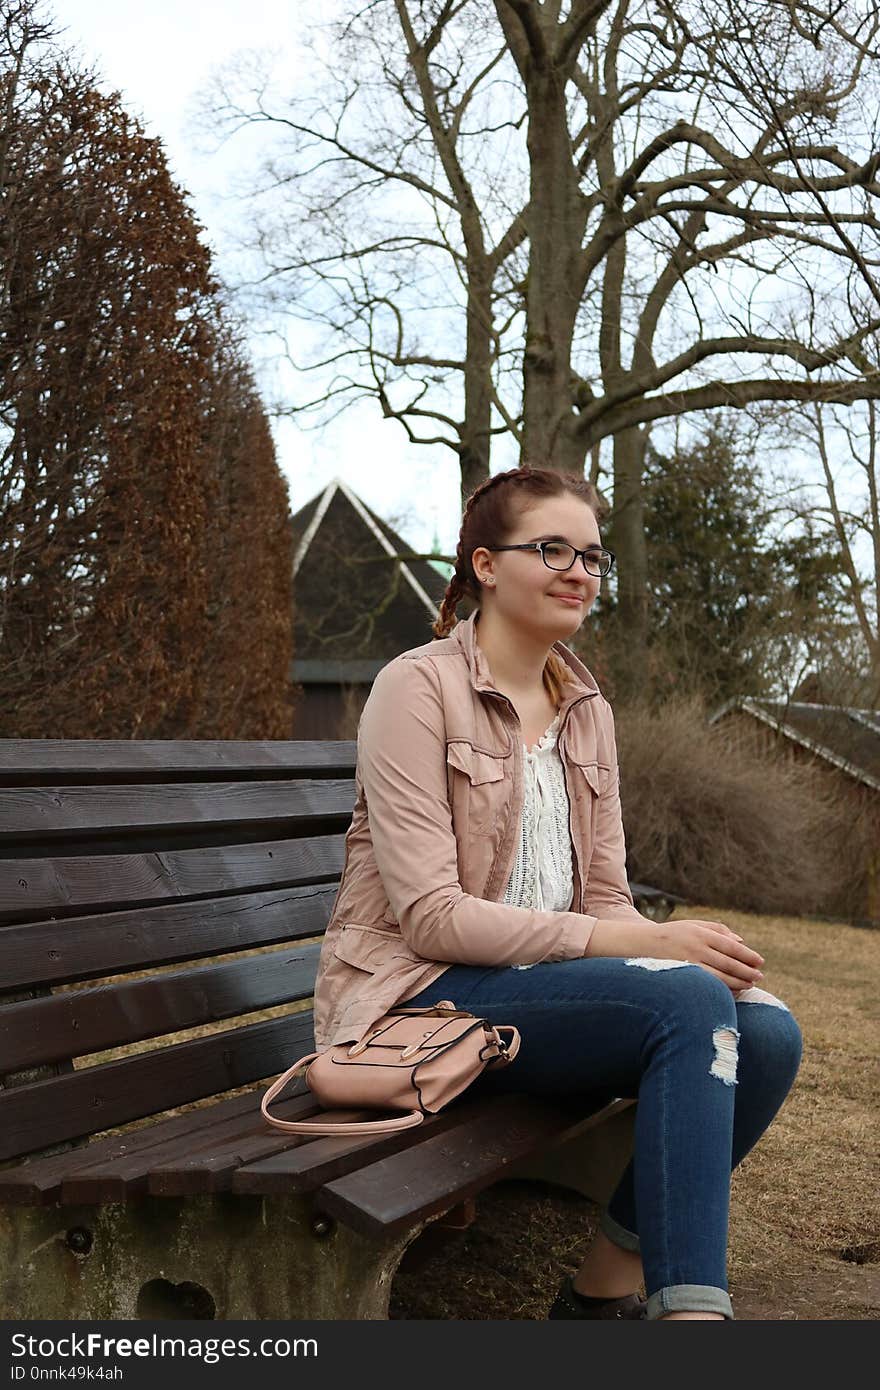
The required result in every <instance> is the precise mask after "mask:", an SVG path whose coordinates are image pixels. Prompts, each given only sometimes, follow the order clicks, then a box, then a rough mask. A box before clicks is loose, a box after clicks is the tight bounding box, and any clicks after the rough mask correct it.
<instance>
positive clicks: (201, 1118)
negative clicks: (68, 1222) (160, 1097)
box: [0, 1089, 262, 1206]
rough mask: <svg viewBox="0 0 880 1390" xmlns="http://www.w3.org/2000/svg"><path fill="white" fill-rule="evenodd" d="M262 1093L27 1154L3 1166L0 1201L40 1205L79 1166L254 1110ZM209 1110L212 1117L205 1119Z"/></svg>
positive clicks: (134, 1151) (49, 1199) (55, 1194)
mask: <svg viewBox="0 0 880 1390" xmlns="http://www.w3.org/2000/svg"><path fill="white" fill-rule="evenodd" d="M261 1095H262V1089H261V1090H259V1091H249V1092H245V1093H244V1094H241V1095H237V1096H229V1097H228V1098H227V1099H226V1100H220V1101H217V1102H216V1103H215V1104H214V1105H209V1106H201V1107H199V1108H197V1109H193V1110H187V1111H186V1113H185V1114H183V1115H172V1116H166V1117H165V1118H164V1119H159V1120H156V1121H155V1122H154V1123H153V1124H147V1125H142V1126H141V1128H140V1129H134V1130H128V1131H126V1132H125V1133H123V1134H109V1135H107V1136H106V1137H105V1138H103V1139H93V1140H92V1141H91V1142H90V1143H88V1144H81V1145H79V1146H78V1147H77V1148H73V1149H68V1150H67V1151H66V1152H65V1153H56V1154H49V1155H47V1156H45V1157H42V1158H41V1157H35V1158H25V1159H22V1161H21V1162H20V1163H16V1165H15V1166H14V1167H12V1168H0V1202H3V1203H6V1204H8V1205H10V1206H39V1205H41V1204H43V1203H45V1202H54V1201H56V1200H57V1199H58V1196H59V1195H60V1192H61V1184H62V1182H63V1181H64V1179H65V1178H66V1177H69V1176H72V1175H74V1174H76V1173H78V1172H79V1171H80V1170H81V1169H88V1168H90V1167H92V1166H93V1165H94V1164H97V1163H101V1162H108V1161H110V1160H111V1159H114V1158H122V1157H124V1156H126V1155H128V1156H130V1157H133V1156H134V1155H136V1154H141V1155H142V1154H144V1153H145V1152H146V1150H148V1149H151V1148H155V1147H156V1146H157V1145H158V1144H160V1143H163V1142H165V1140H167V1139H172V1138H175V1137H177V1136H179V1135H186V1134H191V1133H195V1132H197V1131H202V1130H204V1127H205V1125H206V1123H211V1124H213V1123H221V1122H223V1121H225V1120H229V1119H234V1118H238V1117H240V1116H243V1115H251V1116H252V1115H253V1114H254V1113H255V1112H256V1111H258V1110H259V1108H260V1096H261ZM206 1116H208V1117H210V1119H209V1120H206V1118H205V1117H206Z"/></svg>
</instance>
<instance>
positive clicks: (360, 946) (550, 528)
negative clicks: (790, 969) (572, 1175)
mask: <svg viewBox="0 0 880 1390" xmlns="http://www.w3.org/2000/svg"><path fill="white" fill-rule="evenodd" d="M597 501H598V499H597V496H596V492H595V489H594V488H592V486H591V485H590V484H589V483H587V482H585V481H584V480H582V479H576V478H572V477H569V476H568V475H563V474H559V473H557V472H555V471H553V470H549V469H513V470H511V471H509V472H507V473H499V474H496V475H495V476H494V477H492V478H490V479H489V481H488V482H486V483H484V484H483V485H482V486H481V487H479V488H477V489H476V491H475V492H474V493H473V494H472V496H471V497H470V499H469V501H468V504H467V506H466V508H465V512H464V517H463V520H462V526H461V535H460V538H459V544H458V552H457V556H456V567H455V573H454V575H453V577H452V579H451V580H450V583H449V587H448V589H447V592H446V596H445V598H444V601H443V605H442V608H441V610H440V614H439V617H438V619H437V622H436V624H435V627H434V631H435V634H436V637H437V638H438V639H440V640H435V641H433V642H429V643H426V644H425V645H424V646H421V647H416V648H414V649H413V650H411V651H408V652H404V653H402V654H401V655H400V656H399V657H396V658H395V659H394V660H393V661H391V662H389V663H388V664H387V665H386V666H385V667H383V669H382V670H381V671H380V672H379V675H378V676H377V677H376V679H375V681H374V683H373V687H372V689H371V691H370V696H369V698H368V700H367V702H366V705H365V707H364V710H363V714H362V716H361V721H360V725H359V728H358V767H357V779H356V780H357V803H356V807H355V812H354V815H353V818H352V823H351V827H350V829H349V832H348V834H347V836H346V855H345V867H344V872H343V876H342V881H341V883H340V887H339V892H338V895H337V898H336V902H335V904H334V908H333V912H332V914H331V919H330V923H329V925H328V928H327V932H326V936H325V940H324V944H323V947H322V952H321V963H320V969H319V973H318V980H317V984H316V989H315V1039H316V1046H318V1047H319V1048H323V1047H326V1046H330V1045H331V1044H335V1043H339V1042H343V1041H347V1040H349V1039H352V1040H354V1039H356V1038H359V1037H361V1036H362V1035H363V1033H364V1032H365V1031H366V1029H367V1028H368V1027H369V1026H370V1024H371V1023H373V1022H375V1020H376V1019H377V1018H379V1017H381V1015H382V1014H383V1013H385V1012H386V1011H387V1009H388V1008H390V1007H391V1005H392V1004H395V1003H403V1002H404V1001H405V1002H406V1003H407V1004H408V1005H410V1006H419V1005H427V1004H435V1003H437V1002H439V1001H440V1000H441V999H451V1000H453V1002H454V1003H455V1004H456V1005H457V1006H458V1007H459V1008H463V1009H469V1010H471V1011H472V1012H474V1013H477V1014H480V1015H482V1016H485V1017H488V1018H489V1019H490V1020H495V1021H499V1022H503V1023H504V1024H514V1025H515V1026H516V1027H517V1028H518V1029H519V1030H520V1033H521V1035H522V1044H521V1048H520V1052H519V1055H518V1057H517V1058H516V1060H515V1061H514V1062H512V1063H511V1064H510V1065H509V1066H507V1067H505V1068H503V1069H502V1070H500V1071H497V1072H486V1073H484V1075H483V1076H482V1077H481V1078H480V1079H479V1080H478V1081H477V1082H476V1083H475V1088H483V1087H487V1088H490V1089H504V1090H522V1091H532V1092H537V1093H544V1094H549V1093H556V1094H558V1093H565V1092H575V1091H576V1092H581V1093H584V1092H595V1094H596V1097H597V1106H598V1105H599V1104H601V1102H602V1100H603V1099H606V1098H608V1097H610V1096H612V1095H619V1096H634V1097H635V1096H637V1097H638V1105H637V1111H636V1122H635V1149H634V1156H633V1160H632V1162H631V1163H630V1164H629V1165H628V1167H627V1168H626V1170H625V1172H624V1173H623V1176H622V1178H621V1180H620V1183H619V1185H618V1187H617V1189H616V1190H615V1192H614V1194H613V1196H612V1197H611V1199H610V1201H609V1202H608V1204H607V1206H606V1207H605V1208H604V1209H603V1211H602V1214H601V1220H600V1230H599V1233H598V1235H597V1237H596V1240H595V1242H594V1244H593V1246H592V1248H591V1249H590V1251H589V1253H588V1254H587V1257H586V1260H585V1262H584V1264H583V1266H582V1267H581V1269H580V1270H579V1271H578V1272H577V1274H575V1275H574V1277H573V1278H567V1279H566V1280H565V1281H564V1282H563V1284H562V1287H561V1288H560V1291H559V1294H558V1296H557V1298H556V1301H555V1303H554V1305H553V1307H552V1308H551V1310H550V1313H549V1316H550V1317H551V1318H612V1317H624V1318H643V1317H647V1318H704V1319H711V1318H716V1319H724V1318H732V1317H733V1309H732V1305H731V1301H730V1297H729V1294H728V1289H727V1275H726V1263H727V1260H726V1255H727V1226H728V1205H729V1196H730V1172H731V1168H732V1167H734V1166H735V1165H736V1164H737V1163H739V1161H740V1160H741V1159H742V1158H743V1157H744V1156H745V1154H747V1153H748V1152H749V1150H750V1149H751V1148H752V1147H753V1145H754V1144H755V1143H756V1142H757V1140H758V1139H759V1138H760V1136H761V1134H762V1133H763V1132H764V1130H765V1129H766V1128H767V1126H768V1125H769V1124H770V1122H771V1120H772V1119H773V1117H774V1115H775V1114H776V1112H777V1111H778V1109H779V1107H780V1106H781V1104H782V1102H783V1101H784V1099H785V1097H786V1095H787V1094H788V1091H789V1089H790V1087H791V1085H792V1082H793V1080H794V1077H795V1074H796V1072H797V1069H798V1065H799V1063H800V1056H801V1035H800V1030H799V1028H798V1025H797V1023H796V1022H795V1020H794V1018H793V1017H792V1014H791V1013H790V1011H789V1010H788V1008H787V1007H786V1006H785V1004H783V1003H782V1002H781V1001H780V1000H778V999H776V998H775V997H774V996H773V995H771V994H768V993H766V992H765V991H764V990H762V989H761V988H760V987H759V985H758V984H757V982H758V981H760V979H761V978H762V976H761V966H762V964H763V958H762V957H761V956H760V955H759V954H758V952H757V951H754V950H752V949H751V948H750V947H749V946H748V945H747V944H746V943H745V941H744V940H743V938H742V937H741V936H738V935H737V934H736V933H735V932H733V931H732V930H731V929H730V928H729V927H727V926H725V925H724V924H723V923H722V922H709V921H701V920H690V919H688V920H683V921H674V922H666V923H662V924H658V923H656V922H653V921H651V920H650V919H649V918H646V917H643V916H642V915H641V914H640V913H639V912H637V911H636V909H635V907H634V906H633V901H632V896H631V894H630V892H629V888H628V885H627V880H626V872H625V844H624V835H623V826H622V821H621V809H620V798H619V777H618V761H617V751H616V746H615V738H614V721H613V716H612V713H611V707H610V706H609V704H608V702H607V701H606V700H605V699H604V697H603V696H602V694H601V693H600V691H599V689H598V687H597V685H596V682H595V680H594V679H593V677H592V676H591V674H590V672H589V671H588V670H587V668H586V667H585V666H584V665H583V664H582V662H581V661H580V660H579V659H578V658H577V657H576V656H575V655H574V653H573V652H572V651H571V650H570V649H569V648H568V647H567V646H565V645H564V643H565V639H566V638H570V637H571V636H572V635H573V634H574V633H575V632H576V631H577V630H578V628H579V627H580V626H581V624H582V623H583V621H584V619H585V617H586V615H587V614H588V613H589V611H590V609H591V608H592V606H593V604H594V603H595V601H596V597H597V595H598V593H599V585H600V583H601V579H602V576H603V575H604V574H607V572H608V570H609V569H610V566H611V563H612V560H613V557H612V556H611V555H610V554H609V552H608V551H606V550H605V549H604V548H603V546H602V540H601V537H600V535H599V526H598V522H597ZM464 596H468V597H470V598H472V599H473V600H475V602H476V605H477V606H476V608H475V610H474V611H473V612H472V613H471V615H470V617H469V618H468V619H467V620H466V621H464V622H459V623H458V624H457V625H454V624H455V609H456V606H457V603H458V601H459V599H461V598H462V597H464ZM447 634H449V635H447ZM642 1285H644V1288H645V1290H646V1293H647V1299H646V1300H643V1299H642V1298H641V1297H640V1296H639V1289H640V1287H641V1286H642Z"/></svg>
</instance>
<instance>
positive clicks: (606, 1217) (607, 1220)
mask: <svg viewBox="0 0 880 1390" xmlns="http://www.w3.org/2000/svg"><path fill="white" fill-rule="evenodd" d="M599 1230H600V1231H601V1232H602V1233H603V1235H606V1236H607V1237H608V1239H609V1240H610V1241H612V1242H613V1244H614V1245H619V1246H620V1248H621V1250H634V1251H636V1253H638V1252H639V1251H640V1250H641V1248H642V1246H641V1242H640V1241H639V1238H638V1236H637V1235H636V1234H635V1232H634V1231H628V1230H627V1229H626V1227H625V1226H621V1225H620V1224H619V1222H617V1221H615V1220H614V1217H613V1216H611V1215H610V1214H609V1212H608V1210H607V1208H603V1209H602V1212H601V1213H600V1215H599Z"/></svg>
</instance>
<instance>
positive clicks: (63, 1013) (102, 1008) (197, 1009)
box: [0, 943, 321, 1072]
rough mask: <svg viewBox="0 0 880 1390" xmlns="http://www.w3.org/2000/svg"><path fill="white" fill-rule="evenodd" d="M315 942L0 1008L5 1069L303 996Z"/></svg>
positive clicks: (103, 1047) (317, 946)
mask: <svg viewBox="0 0 880 1390" xmlns="http://www.w3.org/2000/svg"><path fill="white" fill-rule="evenodd" d="M320 949H321V948H320V944H319V943H316V944H314V945H312V946H300V947H298V948H296V947H285V948H283V949H282V950H279V951H271V952H269V953H267V954H261V955H259V956H252V957H251V958H250V959H248V960H235V961H227V962H224V963H223V964H220V965H203V966H199V967H197V968H196V969H194V970H177V971H174V972H173V973H171V974H167V975H154V976H151V977H150V978H149V979H146V980H133V981H128V982H124V983H121V984H118V985H115V986H113V987H111V988H108V987H107V986H106V985H103V986H98V987H97V988H95V989H83V990H76V991H68V992H66V993H64V994H56V995H54V996H51V997H49V998H45V999H32V1000H29V1001H28V1002H27V1003H18V1004H6V1005H2V1006H0V1057H2V1058H3V1064H4V1066H5V1067H6V1069H7V1070H8V1071H10V1072H18V1071H23V1070H25V1069H26V1068H28V1067H37V1066H40V1065H41V1064H45V1063H47V1062H57V1061H61V1060H64V1059H66V1058H68V1057H86V1056H88V1055H89V1054H91V1053H94V1052H103V1051H106V1050H107V1049H108V1048H112V1047H118V1046H120V1045H121V1044H125V1043H133V1042H143V1041H144V1040H145V1039H147V1038H158V1037H161V1036H162V1034H163V1033H174V1032H180V1031H183V1030H184V1029H186V1028H196V1027H198V1026H199V1025H200V1024H202V1023H213V1022H216V1021H218V1020H220V1019H227V1018H234V1017H235V1016H236V1015H238V1014H248V1013H253V1012H254V1011H255V1010H257V1009H270V1008H273V1007H274V1006H275V1005H278V1004H285V1003H289V1002H291V1001H292V1000H303V999H308V998H309V997H310V995H311V993H312V986H313V983H314V978H315V970H316V968H317V961H318V954H319V952H320Z"/></svg>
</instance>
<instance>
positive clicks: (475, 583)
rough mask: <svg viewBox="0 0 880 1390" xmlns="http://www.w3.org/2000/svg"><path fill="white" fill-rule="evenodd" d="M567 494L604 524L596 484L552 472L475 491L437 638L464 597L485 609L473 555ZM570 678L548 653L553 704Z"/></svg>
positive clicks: (533, 471)
mask: <svg viewBox="0 0 880 1390" xmlns="http://www.w3.org/2000/svg"><path fill="white" fill-rule="evenodd" d="M565 493H570V494H571V495H572V496H574V497H580V498H581V499H582V500H583V501H584V502H586V503H587V505H588V506H590V507H591V508H592V509H593V511H594V512H595V514H596V517H597V519H599V520H601V519H602V517H603V516H604V515H605V513H606V510H607V509H606V506H605V503H604V502H603V499H602V497H601V494H600V493H599V490H598V488H597V487H596V486H595V485H594V484H593V483H591V482H588V481H587V479H586V478H580V477H576V476H575V475H574V474H571V473H559V472H557V471H556V469H552V468H510V469H508V470H507V472H505V473H495V474H493V475H492V477H490V478H487V479H486V481H485V482H484V483H481V484H480V485H479V487H477V488H475V489H474V491H473V492H472V493H471V495H470V496H469V497H468V499H467V502H466V503H465V508H464V512H463V514H462V519H461V530H460V532H459V537H458V547H457V549H456V552H455V570H454V572H453V574H452V577H451V579H450V580H449V583H448V584H447V586H446V593H445V594H444V596H443V602H442V603H441V605H440V612H439V613H438V615H437V618H436V619H435V621H434V624H433V627H432V631H433V633H434V636H435V637H446V636H447V634H448V633H449V632H450V631H451V630H452V628H453V627H454V626H455V624H456V621H457V619H456V609H457V607H458V605H459V603H460V602H461V601H462V600H463V599H465V598H468V599H471V600H472V601H473V602H474V603H475V604H476V606H477V607H479V606H480V603H481V601H482V596H483V588H482V585H481V584H480V582H479V580H478V579H477V577H476V574H475V573H474V568H473V565H472V563H471V557H472V555H473V553H474V551H475V550H477V549H478V548H479V547H480V546H490V545H493V544H495V543H496V542H497V543H499V544H500V543H501V542H502V541H503V540H504V539H505V537H506V536H508V535H510V533H511V532H512V531H513V529H514V527H515V525H516V523H517V521H518V519H519V517H518V514H519V513H520V512H521V511H522V510H524V509H525V507H527V506H528V503H529V502H530V501H532V500H534V501H539V500H542V499H543V498H545V497H559V496H562V495H564V494H565ZM517 504H519V505H517ZM568 679H569V675H568V667H567V666H566V664H565V662H563V661H561V660H560V659H559V657H558V656H557V655H556V654H555V653H554V652H550V653H548V656H547V662H546V664H545V666H544V686H545V688H546V689H547V691H548V694H549V695H550V697H551V699H552V701H553V703H554V704H556V705H558V704H559V700H560V696H561V693H562V685H563V684H564V683H565V682H566V681H567V680H568Z"/></svg>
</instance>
